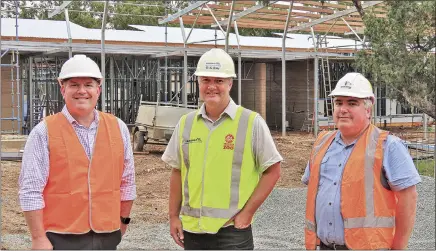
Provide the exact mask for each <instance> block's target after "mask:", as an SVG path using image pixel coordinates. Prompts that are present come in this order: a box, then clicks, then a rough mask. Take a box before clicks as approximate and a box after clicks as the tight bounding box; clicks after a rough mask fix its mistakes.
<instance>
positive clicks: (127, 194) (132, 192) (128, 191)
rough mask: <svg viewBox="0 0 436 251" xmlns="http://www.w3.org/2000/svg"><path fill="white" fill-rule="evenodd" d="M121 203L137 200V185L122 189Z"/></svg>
mask: <svg viewBox="0 0 436 251" xmlns="http://www.w3.org/2000/svg"><path fill="white" fill-rule="evenodd" d="M120 192H121V201H128V200H135V199H136V185H131V186H128V187H122V188H121V191H120Z"/></svg>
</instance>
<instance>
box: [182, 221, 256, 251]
mask: <svg viewBox="0 0 436 251" xmlns="http://www.w3.org/2000/svg"><path fill="white" fill-rule="evenodd" d="M183 235H184V237H185V239H184V245H185V250H199V249H203V250H206V249H215V250H218V249H226V250H230V249H245V250H253V249H254V244H253V232H252V230H251V225H250V226H249V227H248V228H245V229H237V228H235V227H234V226H228V227H224V228H221V229H220V230H219V231H218V233H216V234H194V233H189V232H186V231H183Z"/></svg>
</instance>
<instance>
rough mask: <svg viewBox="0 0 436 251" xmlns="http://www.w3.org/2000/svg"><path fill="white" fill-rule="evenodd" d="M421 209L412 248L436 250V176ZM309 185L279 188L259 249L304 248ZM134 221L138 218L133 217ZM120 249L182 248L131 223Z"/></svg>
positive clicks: (12, 242) (426, 184)
mask: <svg viewBox="0 0 436 251" xmlns="http://www.w3.org/2000/svg"><path fill="white" fill-rule="evenodd" d="M418 193H419V199H418V208H417V218H416V223H415V228H414V231H413V233H412V236H411V239H410V241H409V249H421V250H422V249H425V250H435V179H434V178H430V177H426V176H422V183H421V184H419V185H418ZM305 199H306V189H305V188H295V189H288V188H277V189H275V190H274V191H273V193H272V194H271V196H270V197H269V198H268V199H267V201H266V202H265V203H264V205H262V207H261V209H260V210H259V212H258V214H257V215H256V221H255V223H254V224H253V232H254V241H255V243H254V244H255V248H256V249H304V235H303V226H304V210H305ZM133 220H134V219H133ZM1 242H2V244H3V246H4V247H7V248H8V249H29V248H30V239H29V237H28V236H25V235H3V236H2V237H1ZM118 248H119V249H180V248H179V247H178V246H177V245H176V244H174V242H173V240H172V239H171V236H170V235H169V229H168V224H156V225H148V226H144V225H143V226H140V225H136V224H135V223H134V221H133V222H132V223H131V226H130V228H129V230H128V231H127V233H126V235H125V237H124V239H123V241H122V242H121V244H120V245H119V247H118Z"/></svg>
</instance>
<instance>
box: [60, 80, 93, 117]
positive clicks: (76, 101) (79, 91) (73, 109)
mask: <svg viewBox="0 0 436 251" xmlns="http://www.w3.org/2000/svg"><path fill="white" fill-rule="evenodd" d="M100 91H101V89H100V85H99V83H98V82H97V81H96V80H95V79H93V78H88V77H80V78H70V79H69V80H67V81H64V82H63V84H62V87H61V93H62V96H63V97H64V100H65V104H66V105H67V108H68V111H69V112H70V113H74V114H83V115H86V114H88V113H90V112H92V111H93V110H94V108H95V106H96V105H97V100H98V97H99V96H100Z"/></svg>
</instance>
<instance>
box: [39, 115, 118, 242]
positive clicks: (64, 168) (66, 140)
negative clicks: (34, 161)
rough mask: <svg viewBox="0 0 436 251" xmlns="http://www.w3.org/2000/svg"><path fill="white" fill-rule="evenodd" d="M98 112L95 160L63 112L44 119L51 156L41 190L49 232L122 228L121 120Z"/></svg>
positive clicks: (46, 229)
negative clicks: (46, 178)
mask: <svg viewBox="0 0 436 251" xmlns="http://www.w3.org/2000/svg"><path fill="white" fill-rule="evenodd" d="M98 114H99V125H98V129H97V136H96V139H95V143H94V150H93V155H92V157H91V160H89V159H88V157H87V155H86V153H85V149H84V148H83V146H82V145H81V144H80V141H79V138H78V137H77V135H76V132H75V131H74V128H73V127H72V125H71V124H70V122H68V120H67V118H66V117H65V116H64V115H63V114H62V113H57V114H55V115H52V116H48V117H47V118H46V119H45V122H46V125H47V131H48V146H49V158H50V160H49V163H50V169H49V176H48V181H47V185H46V187H45V189H44V192H43V195H44V202H45V207H44V209H43V214H44V216H43V217H44V229H45V231H50V232H56V233H73V234H79V233H87V232H89V231H90V230H91V229H92V230H93V231H95V232H98V233H101V232H113V231H115V230H117V229H119V228H120V205H121V195H120V185H121V178H122V173H123V169H124V144H123V140H122V136H121V131H120V129H119V125H118V121H117V118H116V117H114V116H113V115H110V114H106V113H102V112H99V113H98Z"/></svg>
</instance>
